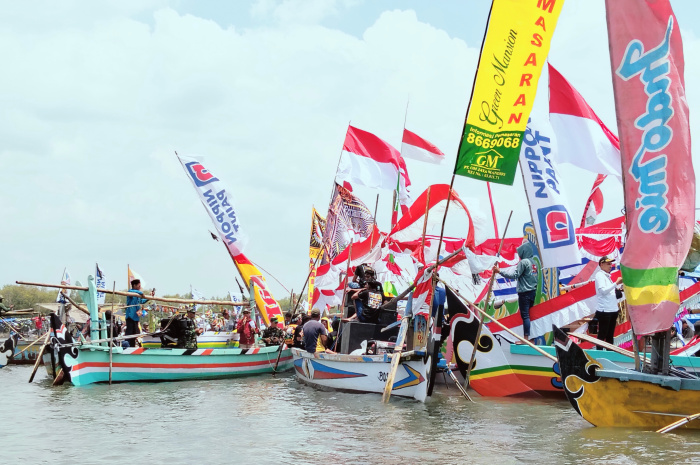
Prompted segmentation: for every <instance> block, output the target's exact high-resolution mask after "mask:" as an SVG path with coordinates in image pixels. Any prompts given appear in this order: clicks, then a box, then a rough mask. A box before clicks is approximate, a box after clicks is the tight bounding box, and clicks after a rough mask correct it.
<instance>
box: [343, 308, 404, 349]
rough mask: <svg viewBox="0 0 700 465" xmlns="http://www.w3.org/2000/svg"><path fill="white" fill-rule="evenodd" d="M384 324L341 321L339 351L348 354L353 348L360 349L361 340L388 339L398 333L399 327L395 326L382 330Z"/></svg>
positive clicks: (384, 326)
mask: <svg viewBox="0 0 700 465" xmlns="http://www.w3.org/2000/svg"><path fill="white" fill-rule="evenodd" d="M393 322H396V315H395V314H394V321H393ZM387 326H388V325H386V324H378V325H375V324H372V323H360V322H359V321H349V322H347V323H343V324H342V326H341V327H340V328H341V338H340V352H341V353H343V354H349V353H350V352H352V351H353V350H356V349H360V348H361V347H362V346H360V343H361V342H362V341H367V340H369V339H375V340H378V341H388V340H389V338H390V337H392V336H398V335H399V327H398V326H396V327H394V328H391V329H390V330H388V331H384V332H382V329H383V328H386V327H387Z"/></svg>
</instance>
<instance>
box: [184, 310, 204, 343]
mask: <svg viewBox="0 0 700 465" xmlns="http://www.w3.org/2000/svg"><path fill="white" fill-rule="evenodd" d="M196 315H197V312H196V311H195V309H194V307H190V308H188V309H187V317H186V318H185V319H186V320H187V328H186V329H185V335H184V336H183V339H184V341H183V344H182V346H183V347H184V348H185V349H196V348H197V336H199V335H200V334H202V333H203V332H204V329H202V328H198V327H197V323H196V322H195V320H194V319H195V316H196Z"/></svg>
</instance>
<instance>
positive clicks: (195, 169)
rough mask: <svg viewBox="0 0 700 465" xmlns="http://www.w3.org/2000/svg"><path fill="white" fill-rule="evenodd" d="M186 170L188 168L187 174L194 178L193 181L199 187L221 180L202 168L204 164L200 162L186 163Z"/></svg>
mask: <svg viewBox="0 0 700 465" xmlns="http://www.w3.org/2000/svg"><path fill="white" fill-rule="evenodd" d="M185 168H187V172H188V173H189V175H190V176H191V177H192V180H193V181H194V183H195V185H196V186H197V187H202V186H206V185H207V184H209V183H211V182H214V181H218V180H219V179H218V178H215V177H214V175H213V174H211V173H210V172H209V170H207V169H206V168H205V167H204V166H202V164H201V163H200V162H198V161H191V162H189V163H186V164H185Z"/></svg>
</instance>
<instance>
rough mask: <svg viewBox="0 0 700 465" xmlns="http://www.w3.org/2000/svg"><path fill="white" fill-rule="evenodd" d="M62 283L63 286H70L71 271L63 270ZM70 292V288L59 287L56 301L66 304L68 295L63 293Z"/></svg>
mask: <svg viewBox="0 0 700 465" xmlns="http://www.w3.org/2000/svg"><path fill="white" fill-rule="evenodd" d="M61 285H62V286H70V273H69V272H68V270H63V275H62V276H61ZM64 292H65V293H66V294H70V291H69V290H68V289H59V290H58V295H56V302H57V303H60V304H65V303H66V302H67V301H66V297H65V296H64V295H63V293H64Z"/></svg>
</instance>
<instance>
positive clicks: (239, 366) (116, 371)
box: [44, 346, 292, 386]
mask: <svg viewBox="0 0 700 465" xmlns="http://www.w3.org/2000/svg"><path fill="white" fill-rule="evenodd" d="M278 353H279V350H278V347H260V348H255V349H247V350H242V349H147V348H142V347H138V348H127V349H122V348H118V347H115V348H114V350H113V353H112V363H111V367H112V382H137V381H182V380H195V379H219V378H233V377H240V376H250V375H257V374H263V373H272V372H273V370H274V367H275V363H276V361H277V356H278ZM44 360H45V363H49V364H50V363H51V360H50V357H46V358H45V359H44ZM64 363H65V365H66V366H65V367H64V371H67V372H68V374H69V376H68V379H69V380H70V382H71V383H73V385H75V386H84V385H87V384H93V383H106V382H109V372H110V361H109V350H108V348H106V347H103V346H82V347H81V348H80V349H78V350H77V357H75V358H74V357H72V356H70V357H65V358H64ZM291 367H292V355H291V351H290V349H284V350H283V351H282V354H281V356H280V361H279V365H278V367H277V371H285V370H288V369H290V368H291ZM47 370H48V371H49V372H51V370H52V368H50V367H49V366H47Z"/></svg>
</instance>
